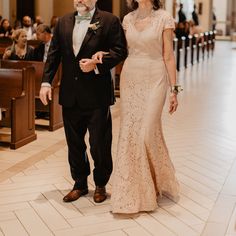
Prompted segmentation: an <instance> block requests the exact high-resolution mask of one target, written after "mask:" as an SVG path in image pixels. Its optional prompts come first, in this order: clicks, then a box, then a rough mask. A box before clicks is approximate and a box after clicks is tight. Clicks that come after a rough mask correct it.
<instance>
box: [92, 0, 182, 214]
mask: <svg viewBox="0 0 236 236" xmlns="http://www.w3.org/2000/svg"><path fill="white" fill-rule="evenodd" d="M127 2H128V5H129V6H130V7H131V8H133V11H132V12H131V13H129V14H128V15H126V16H125V17H124V20H123V27H124V29H125V32H126V38H127V42H128V50H129V55H128V57H127V59H126V61H125V63H124V65H123V68H122V72H121V83H120V104H121V107H120V110H121V113H120V114H121V123H120V133H119V141H118V147H117V156H116V164H115V168H114V174H113V176H112V177H113V178H112V194H111V206H112V212H113V213H137V212H140V211H153V210H155V209H156V208H157V196H158V195H161V196H162V195H167V196H168V197H171V198H174V199H175V198H176V197H177V196H178V190H179V185H178V182H177V180H176V178H175V170H174V167H173V165H172V162H171V160H170V158H169V154H168V150H167V147H166V144H165V141H164V138H163V134H162V125H161V114H162V110H163V106H164V103H165V99H166V94H167V91H168V88H169V87H170V90H171V93H170V94H169V102H170V105H169V112H170V113H171V114H172V113H173V112H175V111H176V109H177V105H178V102H177V93H178V86H177V85H176V69H175V68H176V67H175V59H174V54H173V29H174V25H175V24H174V20H173V18H172V17H171V16H170V15H169V14H168V13H167V12H166V11H164V10H162V9H160V2H159V0H136V1H132V0H127ZM103 55H104V53H103ZM96 57H97V59H101V53H100V54H97V55H96V56H95V58H96ZM98 57H99V58H98Z"/></svg>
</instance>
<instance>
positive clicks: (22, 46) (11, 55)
mask: <svg viewBox="0 0 236 236" xmlns="http://www.w3.org/2000/svg"><path fill="white" fill-rule="evenodd" d="M12 40H13V44H12V45H11V46H10V47H8V48H6V50H5V52H4V54H3V59H9V60H25V61H30V60H33V59H34V49H33V47H31V46H29V45H27V32H26V31H25V30H24V29H18V30H15V31H14V32H13V34H12Z"/></svg>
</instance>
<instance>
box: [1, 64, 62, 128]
mask: <svg viewBox="0 0 236 236" xmlns="http://www.w3.org/2000/svg"><path fill="white" fill-rule="evenodd" d="M28 66H33V67H34V68H35V71H36V74H35V110H36V111H37V112H49V127H48V129H49V131H54V130H56V129H59V128H61V127H62V126H63V120H62V109H61V106H60V105H59V104H58V100H59V86H60V76H61V67H59V69H58V71H57V73H56V75H55V78H54V80H53V84H52V101H49V104H48V105H47V106H44V105H43V104H42V102H41V101H40V99H39V90H40V87H41V81H42V75H43V69H44V62H39V61H14V60H1V61H0V67H2V68H24V67H28Z"/></svg>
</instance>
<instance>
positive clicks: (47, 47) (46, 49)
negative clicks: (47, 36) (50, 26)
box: [43, 40, 51, 62]
mask: <svg viewBox="0 0 236 236" xmlns="http://www.w3.org/2000/svg"><path fill="white" fill-rule="evenodd" d="M50 43H51V40H50V41H49V42H47V43H45V44H44V54H43V62H46V61H47V57H48V50H49V47H50Z"/></svg>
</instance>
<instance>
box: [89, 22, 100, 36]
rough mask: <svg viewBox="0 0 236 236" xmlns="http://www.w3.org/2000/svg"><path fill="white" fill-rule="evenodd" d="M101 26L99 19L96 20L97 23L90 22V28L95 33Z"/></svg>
mask: <svg viewBox="0 0 236 236" xmlns="http://www.w3.org/2000/svg"><path fill="white" fill-rule="evenodd" d="M100 27H101V25H100V22H99V21H97V22H95V23H93V24H90V25H89V27H88V28H89V30H92V31H93V33H94V34H96V33H97V30H98V29H99V28H100Z"/></svg>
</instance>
